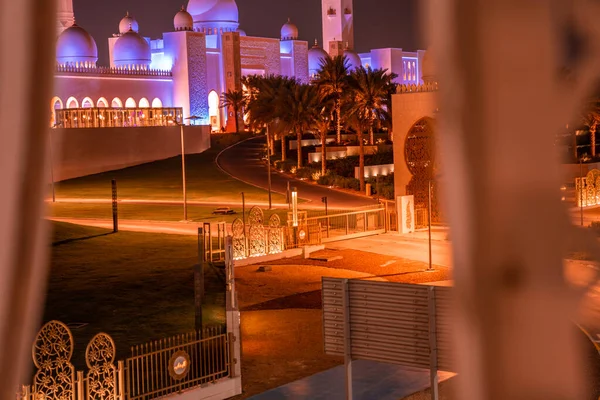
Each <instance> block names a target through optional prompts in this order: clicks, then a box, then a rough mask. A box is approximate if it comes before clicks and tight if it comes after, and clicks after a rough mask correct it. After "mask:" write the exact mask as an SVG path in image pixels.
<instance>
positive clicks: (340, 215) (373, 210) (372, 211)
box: [306, 207, 385, 221]
mask: <svg viewBox="0 0 600 400" xmlns="http://www.w3.org/2000/svg"><path fill="white" fill-rule="evenodd" d="M380 211H385V208H384V207H380V208H372V209H367V210H362V211H352V212H349V213H343V214H329V215H322V216H320V217H310V218H306V221H309V220H317V219H324V218H333V217H343V216H346V215H358V214H365V213H374V212H380Z"/></svg>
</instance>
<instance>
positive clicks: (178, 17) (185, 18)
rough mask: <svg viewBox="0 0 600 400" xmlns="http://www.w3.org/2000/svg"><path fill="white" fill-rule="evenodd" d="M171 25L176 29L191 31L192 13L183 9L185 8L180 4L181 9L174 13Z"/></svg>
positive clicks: (192, 26) (192, 25)
mask: <svg viewBox="0 0 600 400" xmlns="http://www.w3.org/2000/svg"><path fill="white" fill-rule="evenodd" d="M173 25H174V26H175V30H176V31H191V30H193V29H194V19H193V18H192V15H191V14H190V13H189V12H187V11H185V8H183V6H181V10H179V12H178V13H177V14H175V18H174V19H173Z"/></svg>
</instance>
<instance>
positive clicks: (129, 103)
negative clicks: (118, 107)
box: [125, 97, 136, 108]
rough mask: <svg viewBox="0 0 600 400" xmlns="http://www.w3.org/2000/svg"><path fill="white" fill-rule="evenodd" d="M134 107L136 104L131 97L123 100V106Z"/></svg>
mask: <svg viewBox="0 0 600 400" xmlns="http://www.w3.org/2000/svg"><path fill="white" fill-rule="evenodd" d="M135 107H136V104H135V100H134V99H133V98H131V97H130V98H128V99H127V100H126V101H125V108H135Z"/></svg>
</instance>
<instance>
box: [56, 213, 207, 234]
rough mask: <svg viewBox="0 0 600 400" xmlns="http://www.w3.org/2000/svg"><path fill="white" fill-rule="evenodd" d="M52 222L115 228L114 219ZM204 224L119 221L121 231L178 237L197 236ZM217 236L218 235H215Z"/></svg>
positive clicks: (79, 219) (58, 219)
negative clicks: (174, 235) (165, 234)
mask: <svg viewBox="0 0 600 400" xmlns="http://www.w3.org/2000/svg"><path fill="white" fill-rule="evenodd" d="M47 219H48V220H50V221H56V222H66V223H69V224H77V225H83V226H93V227H96V228H105V229H111V230H112V228H113V221H112V219H93V218H89V219H87V218H55V217H48V218H47ZM201 226H202V224H201V223H199V222H184V221H179V222H176V221H173V222H170V221H143V220H133V219H119V229H120V230H123V231H132V232H149V233H168V234H176V235H194V236H195V235H197V234H198V228H199V227H201ZM214 234H216V233H214Z"/></svg>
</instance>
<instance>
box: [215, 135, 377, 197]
mask: <svg viewBox="0 0 600 400" xmlns="http://www.w3.org/2000/svg"><path fill="white" fill-rule="evenodd" d="M264 143H265V138H264V137H259V138H253V139H250V140H246V141H243V142H240V143H238V144H236V145H234V146H232V147H230V148H228V149H225V150H224V151H223V152H222V153H221V154H220V155H219V156H218V157H217V164H218V165H219V166H220V167H221V169H223V170H224V171H225V172H226V173H228V174H229V175H231V176H233V177H234V178H236V179H239V180H241V181H243V182H246V183H249V184H251V185H254V186H258V187H260V188H263V189H267V185H268V184H267V181H268V175H267V167H266V165H265V164H264V163H263V162H262V161H261V159H260V151H261V148H262V147H263V146H264ZM288 181H290V179H289V178H288V177H286V176H284V175H281V174H279V173H277V172H275V171H273V174H272V176H271V187H272V190H273V191H274V192H278V193H281V194H285V192H286V190H287V183H288ZM290 186H291V187H296V188H297V189H298V196H299V197H300V198H301V199H304V200H308V201H310V202H311V203H313V204H321V197H323V196H327V202H328V205H329V207H331V208H353V207H361V206H368V205H373V204H377V202H376V201H375V200H373V199H371V198H368V197H366V196H360V195H353V194H350V193H345V192H340V191H337V190H331V189H328V188H326V187H324V186H319V185H314V184H311V183H308V182H304V181H300V180H296V179H292V180H291V181H290Z"/></svg>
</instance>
